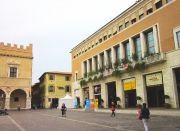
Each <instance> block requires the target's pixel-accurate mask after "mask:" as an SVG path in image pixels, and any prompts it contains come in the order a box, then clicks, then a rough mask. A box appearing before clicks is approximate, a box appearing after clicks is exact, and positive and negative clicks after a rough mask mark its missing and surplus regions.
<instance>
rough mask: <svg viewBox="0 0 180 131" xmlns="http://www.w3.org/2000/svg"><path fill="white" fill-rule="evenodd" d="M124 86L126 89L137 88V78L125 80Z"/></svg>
mask: <svg viewBox="0 0 180 131" xmlns="http://www.w3.org/2000/svg"><path fill="white" fill-rule="evenodd" d="M123 87H124V91H128V90H133V89H136V80H135V78H130V79H126V80H123Z"/></svg>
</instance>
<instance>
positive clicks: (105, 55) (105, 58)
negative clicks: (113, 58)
mask: <svg viewBox="0 0 180 131" xmlns="http://www.w3.org/2000/svg"><path fill="white" fill-rule="evenodd" d="M104 64H105V65H108V56H107V51H104Z"/></svg>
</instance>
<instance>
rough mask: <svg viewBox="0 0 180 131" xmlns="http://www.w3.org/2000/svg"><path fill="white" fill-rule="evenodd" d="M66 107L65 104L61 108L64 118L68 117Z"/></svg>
mask: <svg viewBox="0 0 180 131" xmlns="http://www.w3.org/2000/svg"><path fill="white" fill-rule="evenodd" d="M66 110H67V108H66V105H65V104H64V103H63V104H62V106H61V112H62V117H63V116H65V117H66Z"/></svg>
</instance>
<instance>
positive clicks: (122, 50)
mask: <svg viewBox="0 0 180 131" xmlns="http://www.w3.org/2000/svg"><path fill="white" fill-rule="evenodd" d="M119 47H120V57H121V59H124V58H125V51H124V46H123V43H120V46H119Z"/></svg>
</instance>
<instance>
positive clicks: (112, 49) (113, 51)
mask: <svg viewBox="0 0 180 131" xmlns="http://www.w3.org/2000/svg"><path fill="white" fill-rule="evenodd" d="M111 55H112V66H113V67H114V63H115V62H116V54H115V49H114V47H112V48H111Z"/></svg>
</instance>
